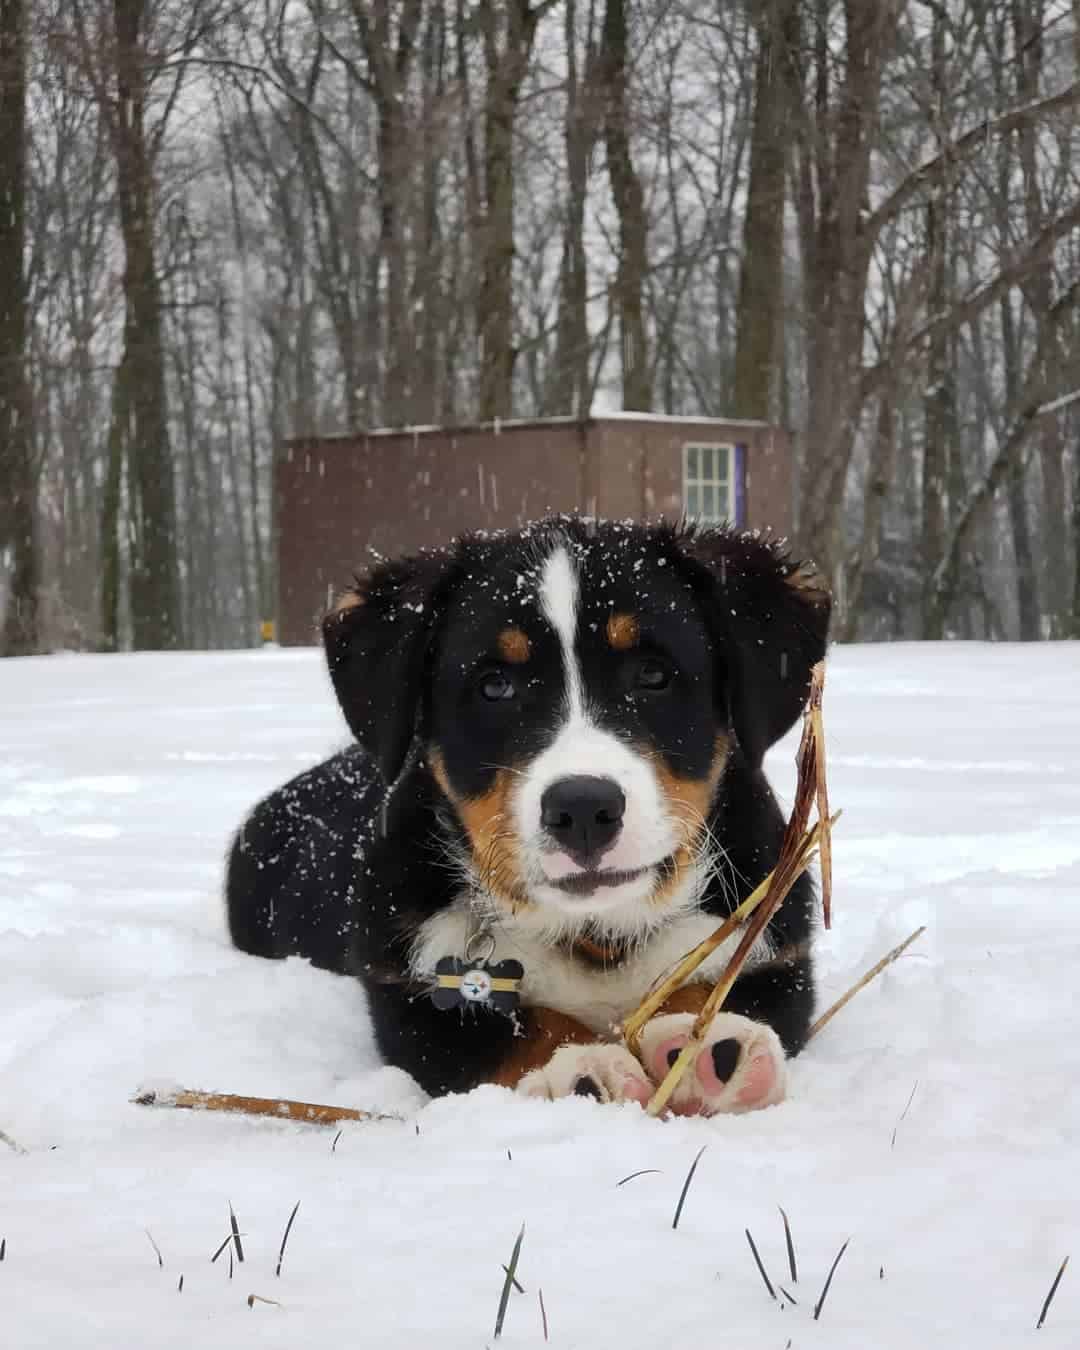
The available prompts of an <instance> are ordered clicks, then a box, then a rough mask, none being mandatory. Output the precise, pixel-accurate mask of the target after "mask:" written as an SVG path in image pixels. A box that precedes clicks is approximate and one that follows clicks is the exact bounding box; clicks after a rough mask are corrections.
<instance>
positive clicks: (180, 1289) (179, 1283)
mask: <svg viewBox="0 0 1080 1350" xmlns="http://www.w3.org/2000/svg"><path fill="white" fill-rule="evenodd" d="M176 1292H177V1293H178V1294H182V1293H183V1292H184V1277H183V1275H181V1276H180V1278H179V1279H178V1280H177V1282H176Z"/></svg>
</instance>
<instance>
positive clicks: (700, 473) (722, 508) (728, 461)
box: [683, 445, 736, 525]
mask: <svg viewBox="0 0 1080 1350" xmlns="http://www.w3.org/2000/svg"><path fill="white" fill-rule="evenodd" d="M683 510H684V511H685V512H686V516H687V518H688V519H689V520H698V521H700V522H701V523H702V524H703V525H719V524H721V523H723V522H724V521H731V522H732V523H734V521H735V514H736V512H735V447H734V446H733V445H684V446H683Z"/></svg>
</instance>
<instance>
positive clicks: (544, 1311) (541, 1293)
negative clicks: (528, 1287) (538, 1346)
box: [536, 1288, 548, 1341]
mask: <svg viewBox="0 0 1080 1350" xmlns="http://www.w3.org/2000/svg"><path fill="white" fill-rule="evenodd" d="M536 1293H537V1297H538V1298H539V1299H540V1321H541V1322H542V1323H543V1326H544V1340H545V1341H546V1340H547V1338H548V1324H547V1309H546V1308H545V1307H544V1291H543V1290H542V1289H540V1288H537V1291H536Z"/></svg>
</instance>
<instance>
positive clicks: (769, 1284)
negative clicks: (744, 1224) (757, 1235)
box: [743, 1228, 776, 1302]
mask: <svg viewBox="0 0 1080 1350" xmlns="http://www.w3.org/2000/svg"><path fill="white" fill-rule="evenodd" d="M743 1232H745V1234H746V1240H747V1242H749V1244H750V1250H751V1251H752V1252H753V1253H754V1260H755V1261H756V1262H757V1268H758V1270H759V1271H760V1272H761V1278H762V1279H763V1280H764V1281H765V1288H766V1289H767V1290H768V1291H769V1297H770V1298H771V1299H772V1300H773V1301H774V1302H775V1301H776V1290H775V1289H774V1288H773V1286H772V1280H770V1279H769V1276H768V1273H767V1272H766V1270H765V1266H764V1265H763V1263H762V1260H761V1257H760V1256H759V1255H758V1249H757V1247H756V1246H755V1244H754V1239H753V1238H752V1237H751V1236H750V1229H749V1228H745V1229H743Z"/></svg>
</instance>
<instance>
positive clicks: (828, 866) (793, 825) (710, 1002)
mask: <svg viewBox="0 0 1080 1350" xmlns="http://www.w3.org/2000/svg"><path fill="white" fill-rule="evenodd" d="M824 689H825V666H824V663H822V662H819V663H818V664H817V665H816V666H815V667H814V669H813V671H812V673H811V678H810V696H809V699H808V700H807V706H806V712H805V714H804V717H803V732H802V739H801V741H800V742H799V749H798V753H797V755H796V765H797V767H798V782H797V785H796V789H795V803H794V806H793V807H792V810H791V819H790V820H789V821H788V825H787V829H786V830H785V831H784V838H783V842H782V843H781V846H780V858H779V860H778V861H777V864H776V866H775V868H774V869H773V870H772V872H770V873H769V875H768V876H767V877H766V878H765V880H764V881H763V882H762V883H761V885H760V886H758V887H757V889H756V890H755V891H754V892H753V894H752V895H751V896H749V898H748V899H746V900H744V901H743V903H742V904H741V905H740V906H739V908H738V909H736V910H735V912H734V913H733V914H731V915H730V916H729V917H728V918H727V919H726V920H725V921H724V923H723V924H721V925H720V927H719V928H718V929H717V930H716V932H715V933H713V934H712V936H711V937H709V938H707V939H706V940H705V941H704V942H702V943H700V944H699V945H698V946H697V947H696V948H695V949H694V950H693V951H692V952H690V953H689V954H688V955H687V956H686V958H685V959H684V960H683V961H682V962H680V964H679V966H678V967H677V968H676V970H674V971H673V972H672V974H671V975H670V976H668V977H667V978H666V979H665V980H664V981H663V982H662V983H661V984H659V985H658V986H657V987H656V988H655V989H653V990H652V991H650V993H649V995H648V996H647V997H646V999H645V1000H644V1002H643V1003H642V1004H641V1006H640V1007H639V1008H638V1009H637V1010H636V1011H635V1012H634V1013H633V1014H632V1015H631V1016H630V1017H629V1018H627V1019H626V1022H625V1023H624V1025H623V1029H622V1030H623V1036H624V1038H625V1040H626V1043H627V1045H628V1046H629V1048H630V1049H631V1051H633V1052H634V1053H635V1054H637V1053H638V1052H639V1049H640V1040H641V1032H642V1030H643V1028H644V1026H645V1024H646V1022H648V1020H649V1019H650V1018H651V1017H652V1016H653V1015H654V1014H655V1013H656V1012H657V1011H658V1010H659V1008H660V1007H661V1006H662V1005H663V1003H664V1001H665V1000H666V999H667V998H668V997H669V996H670V995H671V993H672V992H673V991H674V990H675V989H677V988H678V987H679V985H681V984H682V983H683V982H684V981H685V979H686V978H687V977H688V976H689V975H690V974H692V973H693V971H695V970H696V969H697V968H698V966H700V965H701V963H702V962H703V961H704V960H705V959H706V957H707V956H708V955H709V953H710V952H712V951H715V950H716V948H717V947H718V946H719V945H720V944H721V943H722V942H723V941H724V940H725V939H726V938H727V937H729V936H730V935H731V934H732V933H733V932H734V931H735V929H736V928H737V927H738V925H739V924H740V923H742V922H743V921H744V920H745V922H746V927H745V929H744V931H743V935H742V938H741V940H740V942H739V945H738V947H737V948H736V949H735V952H734V954H733V955H732V957H731V959H730V961H729V962H728V963H727V966H726V967H725V969H724V973H723V975H722V976H721V977H720V979H719V981H718V982H717V984H716V985H715V987H714V988H713V991H712V993H711V994H710V995H709V997H708V999H707V1000H706V1002H705V1004H704V1006H703V1007H702V1009H701V1011H700V1012H699V1013H698V1015H697V1018H696V1020H695V1022H694V1025H693V1028H692V1030H691V1032H690V1039H689V1040H688V1041H687V1043H686V1045H685V1046H684V1047H683V1049H682V1051H681V1052H680V1054H679V1056H678V1058H677V1059H676V1060H675V1063H674V1064H673V1065H672V1066H671V1068H670V1069H669V1070H668V1073H667V1076H666V1077H665V1079H664V1081H663V1082H662V1083H661V1084H660V1086H659V1087H658V1088H657V1089H656V1092H655V1093H654V1094H653V1097H652V1100H651V1101H650V1102H649V1105H648V1112H649V1114H650V1115H652V1116H657V1115H659V1114H660V1113H661V1112H662V1111H663V1110H664V1109H665V1108H666V1107H667V1104H668V1102H669V1101H670V1100H671V1095H672V1093H673V1092H674V1091H675V1089H676V1088H677V1087H678V1085H679V1083H680V1081H681V1080H682V1077H683V1075H684V1074H685V1073H686V1072H687V1070H688V1069H689V1068H690V1067H691V1066H692V1065H693V1063H694V1061H695V1060H696V1059H697V1057H698V1055H699V1054H700V1053H701V1048H702V1045H703V1043H704V1039H705V1033H706V1031H707V1030H708V1027H709V1024H710V1022H711V1021H712V1019H713V1018H714V1017H715V1016H716V1013H717V1011H718V1010H719V1009H720V1007H721V1006H722V1004H723V1002H724V1000H725V999H726V998H727V996H728V994H729V993H730V992H731V988H732V986H733V985H734V983H735V981H736V980H737V979H738V977H739V973H740V972H741V970H742V968H743V966H744V965H745V963H746V959H747V957H748V956H749V955H750V952H751V950H752V949H753V946H754V943H755V942H756V941H757V940H758V938H759V937H760V936H761V933H762V932H763V931H764V929H765V926H766V924H768V922H769V920H770V919H771V918H772V917H773V915H774V914H775V913H776V911H777V910H778V909H779V908H780V906H781V904H782V903H783V901H784V898H785V897H786V896H787V894H788V892H789V891H790V890H791V888H792V886H794V884H795V882H796V881H797V880H798V879H799V877H800V876H801V875H802V874H803V872H804V871H805V870H806V869H807V867H809V865H810V863H811V861H812V860H813V858H814V856H815V854H817V855H820V858H821V898H822V908H823V911H824V915H825V924H826V927H828V926H829V924H830V922H831V917H832V847H831V831H832V827H833V824H834V823H835V821H836V819H837V818H838V816H839V812H838V813H837V815H835V816H832V817H830V816H829V814H828V811H829V795H828V790H827V788H826V784H825V728H824V721H823V719H822V712H821V701H822V695H823V693H824ZM815 806H816V807H817V811H818V820H817V823H816V824H815V825H814V826H813V827H812V828H808V826H809V818H810V812H811V809H812V808H813V807H815Z"/></svg>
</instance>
